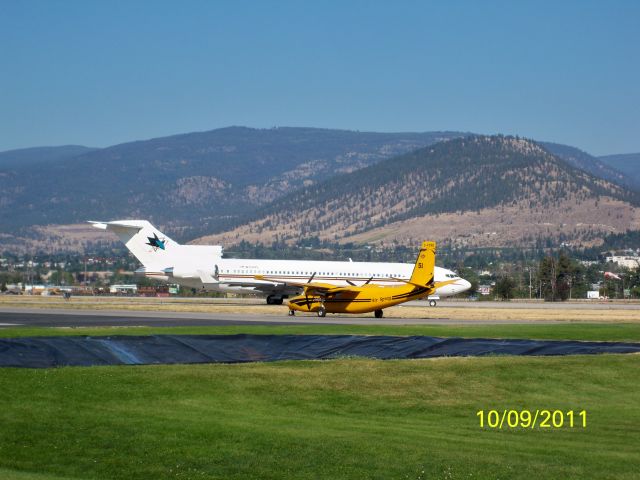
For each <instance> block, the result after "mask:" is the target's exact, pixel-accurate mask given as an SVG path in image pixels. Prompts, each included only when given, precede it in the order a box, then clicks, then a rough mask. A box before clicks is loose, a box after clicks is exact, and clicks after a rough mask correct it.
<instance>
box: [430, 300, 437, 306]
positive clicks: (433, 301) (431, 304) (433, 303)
mask: <svg viewBox="0 0 640 480" xmlns="http://www.w3.org/2000/svg"><path fill="white" fill-rule="evenodd" d="M437 304H438V303H437V302H436V301H435V300H429V306H430V307H435V306H436V305H437Z"/></svg>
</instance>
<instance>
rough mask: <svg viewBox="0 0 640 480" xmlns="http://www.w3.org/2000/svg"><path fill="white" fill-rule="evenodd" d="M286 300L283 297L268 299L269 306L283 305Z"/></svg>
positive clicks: (272, 296) (269, 297)
mask: <svg viewBox="0 0 640 480" xmlns="http://www.w3.org/2000/svg"><path fill="white" fill-rule="evenodd" d="M283 301H284V299H283V298H282V297H276V296H275V295H269V296H268V297H267V305H282V302H283Z"/></svg>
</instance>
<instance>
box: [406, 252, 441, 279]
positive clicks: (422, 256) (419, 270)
mask: <svg viewBox="0 0 640 480" xmlns="http://www.w3.org/2000/svg"><path fill="white" fill-rule="evenodd" d="M435 266H436V242H422V246H421V247H420V252H419V253H418V258H417V259H416V264H415V266H414V267H413V273H412V274H411V279H410V280H409V282H407V283H411V284H412V285H419V286H423V287H433V286H434V270H435Z"/></svg>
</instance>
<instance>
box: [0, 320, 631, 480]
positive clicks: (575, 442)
mask: <svg viewBox="0 0 640 480" xmlns="http://www.w3.org/2000/svg"><path fill="white" fill-rule="evenodd" d="M239 332H242V333H372V334H403V335H407V334H411V335H413V334H425V335H442V336H451V335H458V336H467V337H471V336H486V337H490V336H493V337H511V338H572V339H596V340H628V341H640V330H639V329H638V327H637V326H636V325H630V324H618V325H610V324H607V325H596V324H587V325H585V324H582V325H575V326H574V325H572V324H563V325H486V326H481V325H478V326H466V325H465V326H460V327H450V326H426V327H395V326H394V327H384V326H366V327H365V326H363V327H352V326H309V327H293V326H292V327H288V326H287V327H282V328H281V327H275V328H274V327H262V326H255V327H254V326H251V327H213V328H212V327H207V328H183V329H169V328H166V329H165V328H158V329H145V328H129V329H120V328H118V329H114V328H109V329H24V330H23V329H11V330H1V331H0V337H8V336H16V335H22V334H26V335H52V334H54V333H55V334H94V335H95V334H111V335H113V334H149V333H239ZM638 372H640V356H638V355H600V356H570V357H547V358H541V357H529V358H524V357H484V358H440V359H434V360H399V361H376V360H365V359H340V360H332V361H305V362H275V363H264V364H258V363H256V364H242V365H219V364H218V365H179V366H142V367H131V366H127V367H91V368H78V367H74V368H59V369H49V370H31V369H10V368H6V369H0V402H1V405H2V407H1V408H0V478H2V479H7V480H63V479H66V480H68V479H169V478H195V479H197V478H220V479H228V478H231V479H234V478H237V479H251V478H255V479H280V478H291V479H300V478H302V479H305V478H309V479H311V478H313V479H316V478H332V479H333V478H353V479H365V478H372V479H393V478H399V479H407V478H409V479H431V478H442V479H457V478H465V479H467V478H494V479H495V478H527V479H529V478H623V479H624V478H629V479H630V478H637V476H638V474H637V472H638V465H640V448H639V446H640V384H639V381H638ZM493 408H495V409H499V410H502V409H505V408H507V409H512V408H513V409H525V408H526V409H531V410H535V409H561V410H565V411H566V410H574V411H579V410H583V409H584V410H586V411H587V427H586V428H582V427H581V426H580V427H575V428H573V429H571V428H567V427H564V428H560V429H553V428H549V429H541V428H535V429H523V428H516V429H512V430H509V429H503V430H495V429H488V428H484V429H482V428H480V427H479V423H478V417H477V416H476V412H477V411H478V410H480V409H483V410H489V409H493Z"/></svg>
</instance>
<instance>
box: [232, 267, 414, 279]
mask: <svg viewBox="0 0 640 480" xmlns="http://www.w3.org/2000/svg"><path fill="white" fill-rule="evenodd" d="M220 272H221V273H238V274H248V275H309V276H311V275H313V274H314V273H315V274H316V276H327V275H329V276H333V277H376V278H380V277H387V278H390V277H396V278H398V277H401V276H402V275H401V274H396V273H345V272H338V273H335V272H300V271H290V270H266V271H263V270H252V269H247V270H245V269H224V268H223V269H222V270H221V271H220Z"/></svg>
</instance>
